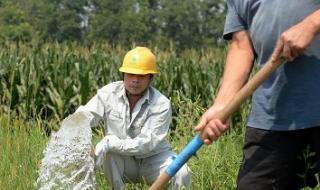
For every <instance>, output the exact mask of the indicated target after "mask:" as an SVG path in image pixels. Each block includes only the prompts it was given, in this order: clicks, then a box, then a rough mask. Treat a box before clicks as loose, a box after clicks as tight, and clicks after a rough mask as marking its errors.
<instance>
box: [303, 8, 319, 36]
mask: <svg viewBox="0 0 320 190" xmlns="http://www.w3.org/2000/svg"><path fill="white" fill-rule="evenodd" d="M304 22H307V23H308V25H309V26H310V29H311V30H312V31H314V32H315V34H319V33H320V9H319V10H317V11H315V12H313V13H312V14H311V15H309V16H308V17H306V18H305V19H304Z"/></svg>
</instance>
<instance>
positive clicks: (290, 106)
mask: <svg viewBox="0 0 320 190" xmlns="http://www.w3.org/2000/svg"><path fill="white" fill-rule="evenodd" d="M318 9H320V0H228V14H227V17H226V23H225V28H224V38H225V39H227V40H228V39H230V38H231V36H232V33H233V32H236V31H240V30H247V31H248V32H249V34H250V37H251V40H252V43H253V46H254V51H255V54H256V64H257V66H258V67H261V66H262V65H263V64H264V63H265V62H266V61H267V60H268V59H269V57H270V56H271V54H272V52H273V49H274V47H275V44H276V41H277V39H278V38H279V36H280V34H281V33H282V32H283V31H285V30H287V29H288V28H290V27H291V26H293V25H295V24H296V23H298V22H299V21H301V20H303V19H304V18H305V17H306V16H307V15H309V14H311V13H312V12H314V11H316V10H318ZM319 19H320V18H319ZM248 126H250V127H255V128H261V129H267V130H270V129H271V130H280V131H286V130H296V129H303V128H309V127H314V126H320V35H317V36H316V38H315V39H314V41H313V42H312V44H311V45H310V46H309V47H308V49H307V50H306V51H305V53H304V54H303V55H301V56H299V57H298V58H296V59H295V60H294V61H293V63H285V64H284V65H282V66H281V67H280V68H279V69H278V70H277V71H276V72H275V73H274V74H273V75H272V76H271V77H269V79H268V80H267V81H265V82H264V83H263V84H262V85H261V86H260V87H259V88H258V89H257V90H256V91H255V93H254V94H253V100H252V110H251V114H250V117H249V121H248Z"/></svg>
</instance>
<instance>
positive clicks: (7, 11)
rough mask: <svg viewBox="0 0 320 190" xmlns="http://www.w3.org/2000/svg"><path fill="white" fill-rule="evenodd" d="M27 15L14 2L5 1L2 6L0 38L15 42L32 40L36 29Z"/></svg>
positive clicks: (0, 12)
mask: <svg viewBox="0 0 320 190" xmlns="http://www.w3.org/2000/svg"><path fill="white" fill-rule="evenodd" d="M26 17H27V13H26V12H25V11H24V10H22V9H20V8H19V7H18V6H16V5H15V4H14V3H13V2H10V1H5V2H3V4H2V5H1V6H0V39H1V40H2V41H15V42H19V41H23V42H26V41H30V40H31V38H32V35H33V32H34V31H33V27H32V26H31V24H30V23H29V22H28V20H27V19H26Z"/></svg>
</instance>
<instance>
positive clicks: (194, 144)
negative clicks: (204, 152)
mask: <svg viewBox="0 0 320 190" xmlns="http://www.w3.org/2000/svg"><path fill="white" fill-rule="evenodd" d="M202 145H203V141H202V139H201V137H200V135H199V134H197V135H196V136H195V137H194V138H193V139H192V140H191V141H190V142H189V144H187V146H186V147H185V148H184V149H183V150H182V151H181V153H180V154H179V155H178V156H177V157H176V158H175V159H174V160H173V161H172V163H171V164H170V165H169V166H168V168H167V170H166V172H167V174H168V175H169V176H170V177H173V176H174V175H175V174H176V173H177V172H178V170H179V169H180V168H181V167H182V166H183V164H185V163H186V162H187V161H188V160H189V158H190V157H191V156H193V155H195V154H196V152H197V151H198V150H199V149H200V147H201V146H202Z"/></svg>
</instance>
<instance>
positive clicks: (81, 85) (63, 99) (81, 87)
mask: <svg viewBox="0 0 320 190" xmlns="http://www.w3.org/2000/svg"><path fill="white" fill-rule="evenodd" d="M154 49H155V50H154V52H155V54H156V56H157V61H158V63H159V64H158V65H159V69H160V73H159V74H158V75H156V76H155V77H154V81H153V85H154V86H155V87H156V88H158V89H159V90H160V91H161V92H163V93H164V94H165V95H167V96H168V97H172V96H173V95H174V93H175V91H177V90H179V91H180V92H181V94H183V96H184V97H187V98H190V99H191V100H193V101H194V100H196V99H198V100H199V101H200V104H201V105H202V106H205V107H207V105H209V104H210V103H211V99H212V96H213V94H214V93H215V89H216V88H217V86H218V84H219V79H220V77H221V73H222V63H223V62H224V56H221V55H223V54H224V50H223V49H222V50H221V49H211V50H208V51H203V52H202V55H197V54H196V51H195V50H189V51H185V52H184V53H181V54H175V53H171V52H166V51H159V50H157V48H154ZM0 50H1V51H0V52H1V53H0V60H1V65H2V67H1V68H0V76H1V77H0V93H1V94H3V96H2V97H1V99H0V103H1V105H0V110H5V111H9V110H10V112H11V113H12V115H13V116H14V115H19V116H20V117H22V118H23V119H27V120H28V119H32V118H35V117H36V116H38V115H40V116H41V117H42V118H48V119H49V118H55V117H57V118H63V117H65V116H67V115H68V114H69V113H71V112H73V111H74V110H75V108H76V107H78V106H79V105H80V104H84V103H86V102H87V101H88V100H89V98H91V97H92V96H93V94H95V93H96V90H97V89H98V88H101V87H102V86H104V85H106V84H108V83H109V82H112V81H116V80H121V78H122V76H121V73H120V72H119V71H118V69H119V67H120V65H121V62H122V58H123V56H124V54H125V53H126V51H127V50H125V49H122V48H111V47H109V46H107V45H102V44H96V45H92V46H90V47H86V46H79V45H77V44H75V43H69V44H51V45H49V44H48V45H33V46H30V45H22V44H21V45H20V46H16V45H12V44H7V45H4V46H2V47H1V48H0ZM212 73H215V74H212ZM175 114H176V113H175Z"/></svg>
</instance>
